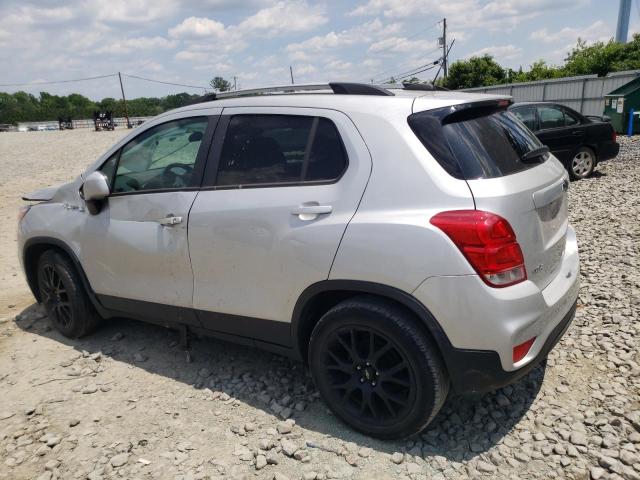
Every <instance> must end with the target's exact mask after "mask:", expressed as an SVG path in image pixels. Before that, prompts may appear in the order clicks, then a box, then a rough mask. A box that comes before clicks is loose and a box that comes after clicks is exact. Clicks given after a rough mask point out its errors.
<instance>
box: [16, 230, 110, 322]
mask: <svg viewBox="0 0 640 480" xmlns="http://www.w3.org/2000/svg"><path fill="white" fill-rule="evenodd" d="M47 250H56V251H57V252H59V253H61V254H63V255H65V256H66V257H67V258H69V259H70V260H71V263H72V264H73V267H74V268H75V270H76V272H77V273H78V275H79V276H80V280H81V282H82V286H83V287H84V289H85V292H86V293H87V295H88V296H89V299H90V300H91V303H92V304H93V306H94V307H95V308H96V310H97V311H98V312H99V313H100V315H102V316H105V314H106V311H105V309H104V307H103V306H102V305H101V304H100V302H99V301H98V299H97V297H96V295H95V293H94V291H93V289H92V288H91V284H90V283H89V279H88V278H87V275H86V274H85V272H84V269H83V268H82V265H81V264H80V260H78V257H77V256H76V254H75V253H74V251H73V250H72V249H71V247H69V245H67V244H66V243H65V242H64V241H62V240H60V239H58V238H53V237H33V238H30V239H28V240H27V241H26V242H25V244H24V247H23V249H22V261H23V265H24V271H25V275H26V277H27V284H28V285H29V288H30V289H31V292H32V293H33V296H34V297H35V298H36V300H37V301H38V302H40V301H41V297H40V289H39V288H38V260H39V259H40V256H41V255H42V254H43V253H44V252H46V251H47Z"/></svg>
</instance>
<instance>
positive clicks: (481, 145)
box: [408, 108, 547, 180]
mask: <svg viewBox="0 0 640 480" xmlns="http://www.w3.org/2000/svg"><path fill="white" fill-rule="evenodd" d="M442 110H443V109H438V110H428V111H425V112H419V113H415V114H413V115H411V116H410V117H409V120H408V121H409V125H410V126H411V128H412V130H413V131H414V133H415V134H416V135H417V136H418V138H419V139H420V140H421V141H422V143H423V144H424V146H425V147H426V148H427V150H429V152H430V153H431V155H433V157H434V158H435V159H436V160H437V161H438V163H439V164H440V165H441V166H442V167H443V168H444V169H445V170H446V171H447V172H448V173H449V174H450V175H452V176H453V177H455V178H459V179H465V180H472V179H478V178H496V177H502V176H505V175H510V174H513V173H517V172H520V171H523V170H527V169H529V168H531V167H534V166H536V165H537V164H539V163H541V162H543V161H545V160H546V158H547V155H540V156H538V157H536V158H535V159H531V160H528V161H523V160H522V159H523V156H524V155H525V154H526V153H527V152H529V151H531V150H534V149H537V148H539V147H541V146H542V144H541V143H540V141H539V140H538V139H537V138H536V136H535V135H534V134H533V133H531V131H530V130H529V129H527V128H526V127H525V126H524V124H523V123H522V122H521V121H520V120H518V118H517V117H516V116H515V115H514V114H513V113H511V112H507V111H504V110H498V111H496V110H493V111H489V112H488V113H487V111H486V109H477V110H478V112H479V114H478V115H477V116H474V114H473V113H472V112H473V110H474V109H473V108H470V109H469V112H470V113H468V114H465V115H464V116H459V121H453V122H450V123H447V121H446V120H447V119H446V118H444V119H443V116H442Z"/></svg>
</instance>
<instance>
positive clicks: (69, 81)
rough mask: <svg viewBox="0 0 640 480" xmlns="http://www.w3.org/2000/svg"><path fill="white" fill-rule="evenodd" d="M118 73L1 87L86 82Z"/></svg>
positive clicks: (115, 75)
mask: <svg viewBox="0 0 640 480" xmlns="http://www.w3.org/2000/svg"><path fill="white" fill-rule="evenodd" d="M117 76H118V74H117V73H110V74H109V75H99V76H97V77H86V78H73V79H70V80H54V81H42V82H26V83H3V84H0V87H22V86H25V85H53V84H56V83H72V82H84V81H85V80H98V79H100V78H109V77H117Z"/></svg>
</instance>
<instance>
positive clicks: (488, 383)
mask: <svg viewBox="0 0 640 480" xmlns="http://www.w3.org/2000/svg"><path fill="white" fill-rule="evenodd" d="M576 304H577V301H576V302H574V304H573V306H572V307H571V309H570V310H569V311H568V312H567V314H566V315H565V316H564V318H563V319H562V320H561V321H560V322H559V323H558V325H556V327H555V328H554V329H553V330H552V331H551V333H550V334H549V336H548V337H547V339H546V341H545V342H544V345H543V346H542V348H541V349H540V351H539V352H538V354H537V355H536V357H535V358H534V359H533V360H531V361H530V362H529V363H528V364H527V365H525V366H524V367H522V368H520V369H518V370H515V371H512V372H507V371H505V370H503V368H502V365H501V363H500V357H499V356H498V354H497V353H496V352H490V351H482V350H465V349H458V348H452V349H451V350H450V351H449V352H448V354H447V355H446V356H447V357H448V358H447V367H448V369H449V378H450V379H451V384H452V387H453V389H454V391H455V392H457V393H483V392H490V391H492V390H496V389H498V388H501V387H504V386H505V385H509V384H511V383H513V382H516V381H517V380H519V379H520V378H522V377H524V376H525V375H526V374H527V373H529V372H530V371H531V370H533V369H534V368H535V367H536V366H538V365H539V364H540V362H541V361H542V360H544V359H545V358H546V356H547V355H548V354H549V352H550V351H551V350H552V349H553V347H554V346H555V345H556V344H557V343H558V342H559V341H560V339H561V338H562V336H563V335H564V333H565V332H566V331H567V329H568V328H569V325H570V324H571V321H572V320H573V317H574V315H575V312H576Z"/></svg>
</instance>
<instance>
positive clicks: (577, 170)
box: [569, 147, 596, 180]
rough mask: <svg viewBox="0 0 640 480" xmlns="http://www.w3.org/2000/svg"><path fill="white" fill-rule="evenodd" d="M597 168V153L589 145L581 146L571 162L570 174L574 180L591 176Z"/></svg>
mask: <svg viewBox="0 0 640 480" xmlns="http://www.w3.org/2000/svg"><path fill="white" fill-rule="evenodd" d="M595 168H596V154H595V152H594V151H593V150H591V149H590V148H589V147H580V148H579V149H578V151H577V152H576V154H575V155H574V156H573V158H572V159H571V160H570V162H569V175H571V178H572V179H573V180H581V179H583V178H587V177H590V176H591V174H592V173H593V170H594V169H595Z"/></svg>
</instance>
